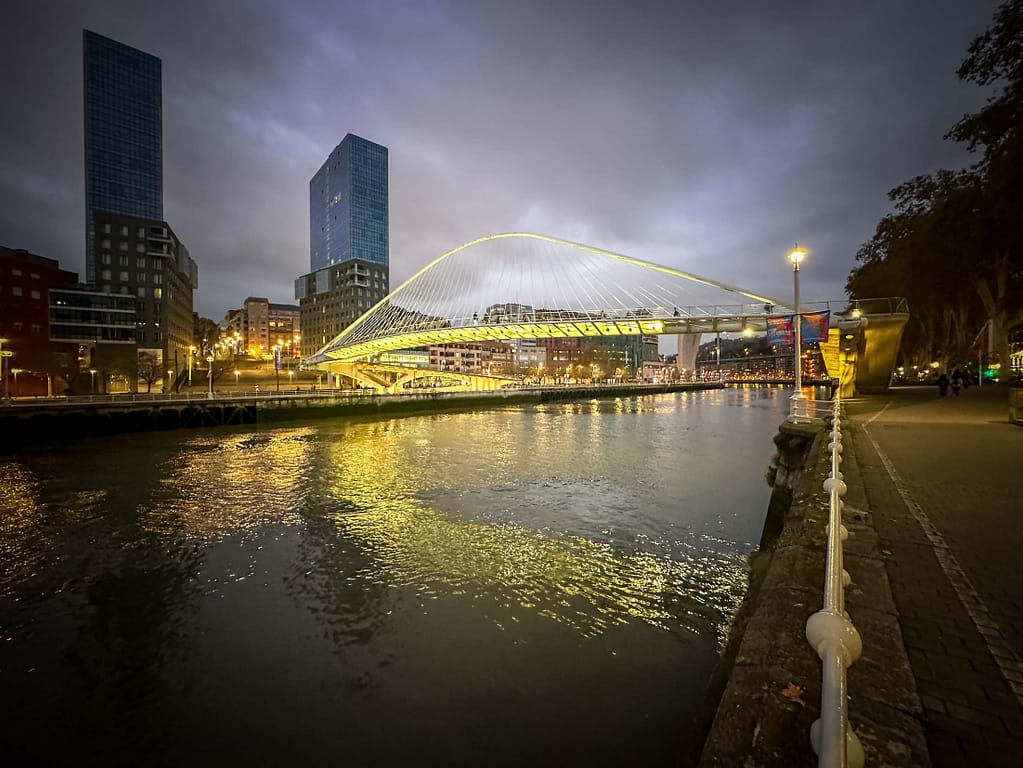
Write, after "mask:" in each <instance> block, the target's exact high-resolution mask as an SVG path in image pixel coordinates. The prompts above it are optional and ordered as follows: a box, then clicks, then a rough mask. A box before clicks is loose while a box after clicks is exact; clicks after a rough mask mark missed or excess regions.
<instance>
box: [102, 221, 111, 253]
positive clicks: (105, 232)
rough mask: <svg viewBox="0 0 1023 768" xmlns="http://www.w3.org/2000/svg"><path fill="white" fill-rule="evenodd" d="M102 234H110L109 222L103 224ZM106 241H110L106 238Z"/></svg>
mask: <svg viewBox="0 0 1023 768" xmlns="http://www.w3.org/2000/svg"><path fill="white" fill-rule="evenodd" d="M103 234H104V235H109V234H110V224H109V223H107V224H104V225H103ZM107 242H110V241H109V240H108V241H107ZM109 247H110V246H109V245H108V246H107V248H109Z"/></svg>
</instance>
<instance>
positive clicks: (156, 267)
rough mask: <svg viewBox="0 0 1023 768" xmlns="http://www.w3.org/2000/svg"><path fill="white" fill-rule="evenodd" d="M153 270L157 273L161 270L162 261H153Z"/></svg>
mask: <svg viewBox="0 0 1023 768" xmlns="http://www.w3.org/2000/svg"><path fill="white" fill-rule="evenodd" d="M153 269H154V270H155V271H156V272H159V271H161V270H162V269H163V259H153Z"/></svg>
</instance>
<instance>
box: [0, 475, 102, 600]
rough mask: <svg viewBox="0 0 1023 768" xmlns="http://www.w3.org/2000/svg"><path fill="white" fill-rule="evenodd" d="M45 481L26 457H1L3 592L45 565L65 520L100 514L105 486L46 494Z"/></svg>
mask: <svg viewBox="0 0 1023 768" xmlns="http://www.w3.org/2000/svg"><path fill="white" fill-rule="evenodd" d="M42 493H43V484H42V483H41V482H40V481H39V480H38V478H37V477H36V475H35V473H34V472H32V471H31V470H30V469H29V468H27V467H26V466H25V465H24V464H22V463H21V462H16V461H4V460H0V593H4V592H6V591H7V590H8V589H9V588H11V587H12V586H13V585H15V584H17V583H19V582H20V581H22V580H23V579H25V578H26V577H28V576H30V575H31V574H33V573H35V572H36V571H38V570H39V569H40V568H42V567H44V566H45V564H46V563H47V561H48V560H49V559H50V557H51V556H52V553H51V546H52V544H53V542H54V540H55V539H56V537H57V535H58V531H59V527H60V526H64V525H72V524H75V523H80V522H83V521H85V520H89V519H91V518H93V517H95V516H98V515H101V514H102V511H103V502H104V500H105V497H106V494H105V492H104V491H102V490H93V491H80V492H69V493H67V494H66V495H65V496H58V497H57V498H53V499H43V498H42V497H41V494H42Z"/></svg>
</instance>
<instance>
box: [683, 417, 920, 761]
mask: <svg viewBox="0 0 1023 768" xmlns="http://www.w3.org/2000/svg"><path fill="white" fill-rule="evenodd" d="M843 438H844V442H848V441H849V439H850V438H851V434H850V432H849V431H846V430H843ZM827 442H828V435H827V428H825V426H824V425H823V424H817V425H816V426H799V425H790V424H785V425H783V426H782V428H781V429H780V431H779V433H778V435H777V436H776V437H775V444H776V446H777V448H778V452H777V454H776V455H775V457H774V459H773V460H772V464H771V467H770V469H769V470H768V481H769V482H770V483H771V485H772V494H771V502H770V508H769V510H768V515H767V521H766V523H765V526H764V534H763V537H762V541H761V548H760V551H759V552H757V553H755V555H754V557H753V558H752V561H751V569H750V570H751V573H750V587H749V591H748V593H747V597H746V600H745V603H744V605H743V608H742V609H741V610H740V612H739V615H738V617H737V618H736V621H735V623H734V625H733V627H732V631H731V634H730V639H729V644H728V648H727V649H726V653H725V657H724V660H723V669H722V673H721V676H722V678H723V679H724V683H723V692H722V693H721V698H720V701H719V703H718V707H717V711H716V714H715V716H714V720H713V723H712V724H711V726H710V730H709V733H708V737H707V740H706V742H705V744H704V748H703V753H702V756H701V758H700V761H699V765H700V766H729V768H731V767H733V766H743V767H744V768H754V767H759V766H816V765H817V756H816V755H815V754H814V752H813V749H812V747H811V744H810V726H811V724H812V723H813V721H814V720H816V719H817V718H818V717H819V713H820V689H821V663H820V659H819V658H818V657H817V654H816V652H815V651H814V650H813V649H812V648H811V647H810V645H809V643H808V642H807V640H806V635H805V628H806V620H807V619H808V618H809V617H810V615H811V614H813V613H814V612H816V611H817V610H819V609H820V607H821V605H822V602H823V586H824V565H825V552H826V532H825V527H826V525H827V517H828V509H829V499H828V495H827V494H826V493H824V491H823V489H822V484H823V482H824V480H825V479H826V478H827V476H828V475H829V473H830V468H831V462H830V455H829V454H828V452H827V450H826V445H827ZM852 454H853V451H852V450H851V445H850V446H848V447H846V450H845V453H844V462H843V464H842V471H843V474H845V480H846V483H847V484H848V485H849V486H850V488H849V493H847V494H846V497H845V499H846V506H845V509H844V510H843V522H844V524H845V526H846V528H847V529H848V530H849V533H850V536H849V538H848V539H847V541H846V543H845V567H846V570H847V571H849V573H850V575H851V577H852V584H851V585H850V586H849V587H848V588H847V590H846V610H847V613H849V615H850V617H851V619H852V621H853V623H854V624H855V626H856V627H857V629H858V630H859V632H860V634H861V636H862V639H863V646H864V651H863V656H862V657H861V658H860V659H859V660H858V661H857V662H856V663H854V664H853V665H852V667H851V668H850V670H849V675H848V694H849V701H850V721H851V723H852V726H853V729H854V731H855V732H856V734H857V736H858V737H859V739H860V741H861V743H862V744H863V748H864V751H865V753H866V758H867V759H866V764H867V765H874V766H920V765H929V758H928V756H927V747H926V743H925V741H924V737H923V731H922V728H921V725H920V719H921V716H922V715H921V708H920V701H919V697H918V695H917V692H916V687H915V683H914V682H913V677H912V674H911V673H910V669H909V663H908V660H907V658H906V653H905V647H904V644H903V643H902V635H901V631H900V630H899V624H898V615H897V613H896V611H895V607H894V603H893V601H892V597H891V589H890V586H889V584H888V580H887V575H886V572H885V568H884V562H883V559H882V555H881V553H880V551H879V548H878V546H877V537H876V534H875V533H874V530H873V524H872V522H871V518H870V513H869V511H868V510H867V509H866V499H865V495H864V493H863V489H862V485H861V483H860V480H859V472H858V469H857V468H856V466H855V459H854V457H853V455H852ZM719 690H720V688H719Z"/></svg>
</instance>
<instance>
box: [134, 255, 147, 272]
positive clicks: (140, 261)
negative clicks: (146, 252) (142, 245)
mask: <svg viewBox="0 0 1023 768" xmlns="http://www.w3.org/2000/svg"><path fill="white" fill-rule="evenodd" d="M135 266H136V267H137V268H139V269H145V268H146V257H145V256H139V257H138V258H137V259H135Z"/></svg>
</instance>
